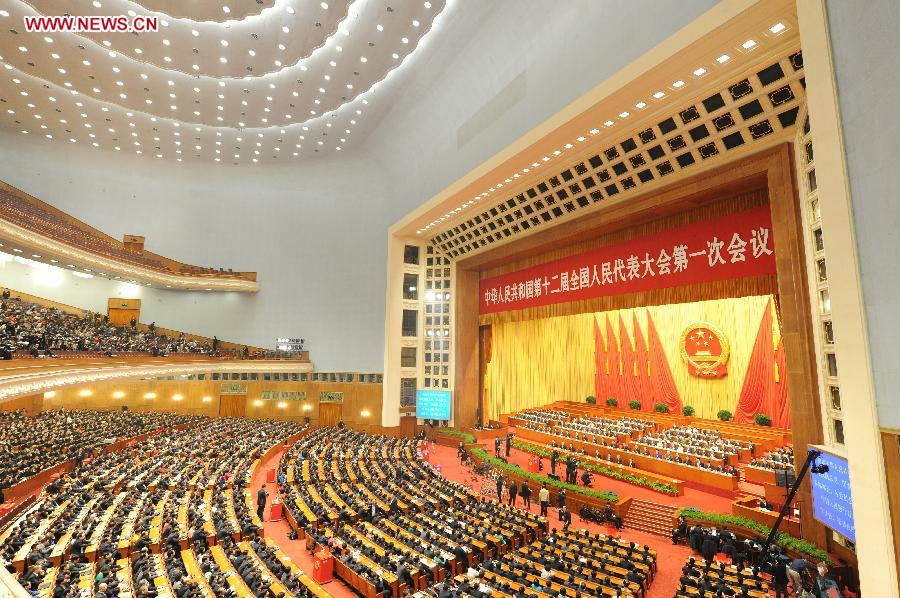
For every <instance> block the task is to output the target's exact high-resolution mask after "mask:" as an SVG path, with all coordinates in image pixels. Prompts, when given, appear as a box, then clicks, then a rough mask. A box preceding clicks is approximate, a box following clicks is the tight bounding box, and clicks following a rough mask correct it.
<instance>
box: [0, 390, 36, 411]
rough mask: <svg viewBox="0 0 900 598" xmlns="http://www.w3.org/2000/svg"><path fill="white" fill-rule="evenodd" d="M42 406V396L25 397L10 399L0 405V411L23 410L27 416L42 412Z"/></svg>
mask: <svg viewBox="0 0 900 598" xmlns="http://www.w3.org/2000/svg"><path fill="white" fill-rule="evenodd" d="M43 405H44V395H43V394H36V395H29V396H27V397H19V398H17V399H10V400H8V401H3V402H2V403H0V411H18V410H19V409H24V410H25V413H27V414H28V415H34V414H35V413H38V412H40V411H41V410H42V408H43Z"/></svg>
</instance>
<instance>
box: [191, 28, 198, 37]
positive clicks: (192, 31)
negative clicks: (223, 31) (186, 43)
mask: <svg viewBox="0 0 900 598" xmlns="http://www.w3.org/2000/svg"><path fill="white" fill-rule="evenodd" d="M191 35H193V36H194V37H197V36H199V35H200V32H199V31H197V30H196V29H191Z"/></svg>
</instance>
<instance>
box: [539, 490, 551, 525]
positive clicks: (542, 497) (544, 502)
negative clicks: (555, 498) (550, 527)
mask: <svg viewBox="0 0 900 598" xmlns="http://www.w3.org/2000/svg"><path fill="white" fill-rule="evenodd" d="M538 502H539V503H540V504H541V517H546V516H547V507H549V506H550V491H549V490H547V484H541V489H540V491H539V492H538Z"/></svg>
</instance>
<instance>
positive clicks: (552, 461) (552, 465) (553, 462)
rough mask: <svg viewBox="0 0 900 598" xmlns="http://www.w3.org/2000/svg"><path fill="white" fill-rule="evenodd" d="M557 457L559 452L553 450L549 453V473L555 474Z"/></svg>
mask: <svg viewBox="0 0 900 598" xmlns="http://www.w3.org/2000/svg"><path fill="white" fill-rule="evenodd" d="M557 459H559V453H557V452H556V451H553V452H552V453H550V474H551V475H556V460H557Z"/></svg>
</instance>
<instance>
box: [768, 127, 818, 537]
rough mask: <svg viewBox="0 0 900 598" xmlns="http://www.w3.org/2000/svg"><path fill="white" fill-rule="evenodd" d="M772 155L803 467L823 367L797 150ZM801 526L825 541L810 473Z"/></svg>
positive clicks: (782, 294) (781, 295)
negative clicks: (818, 359) (817, 347)
mask: <svg viewBox="0 0 900 598" xmlns="http://www.w3.org/2000/svg"><path fill="white" fill-rule="evenodd" d="M781 148H782V149H781V151H778V152H775V153H773V154H772V156H771V158H770V160H771V162H770V164H769V167H768V169H767V170H766V175H767V182H768V188H769V206H770V208H771V211H772V238H773V243H774V246H775V263H776V269H777V271H778V306H779V309H780V316H781V322H782V339H783V341H784V352H785V357H786V361H787V381H788V392H789V395H790V401H791V428H792V430H793V433H794V443H795V445H798V446H799V447H800V448H801V449H803V450H799V451H795V459H796V461H797V466H798V469H799V467H800V465H801V464H802V463H803V461H804V460H805V459H806V450H805V449H806V447H807V446H808V445H811V444H820V443H821V442H822V440H823V436H824V434H823V431H822V414H821V402H820V400H819V387H818V366H817V365H816V354H815V341H814V338H815V334H816V330H815V328H814V327H813V321H812V315H811V308H810V300H809V282H808V280H807V276H806V272H807V263H806V252H805V249H804V247H805V246H804V238H803V227H804V222H803V219H802V217H801V216H800V201H799V195H798V192H797V184H796V180H795V178H794V175H795V173H796V168H795V167H794V155H795V152H794V151H793V150H792V149H791V147H790V146H789V145H787V144H786V145H784V146H781ZM797 502H798V503H799V504H800V527H801V529H802V530H803V537H804V539H806V540H809V541H811V542H815V543H816V544H818V545H819V546H825V543H826V529H825V526H824V525H822V524H821V523H819V521H818V520H816V519H815V518H814V517H813V504H812V487H811V485H810V481H809V478H807V479H806V480H805V481H804V482H803V484H802V485H801V486H800V490H799V492H798V494H797Z"/></svg>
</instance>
